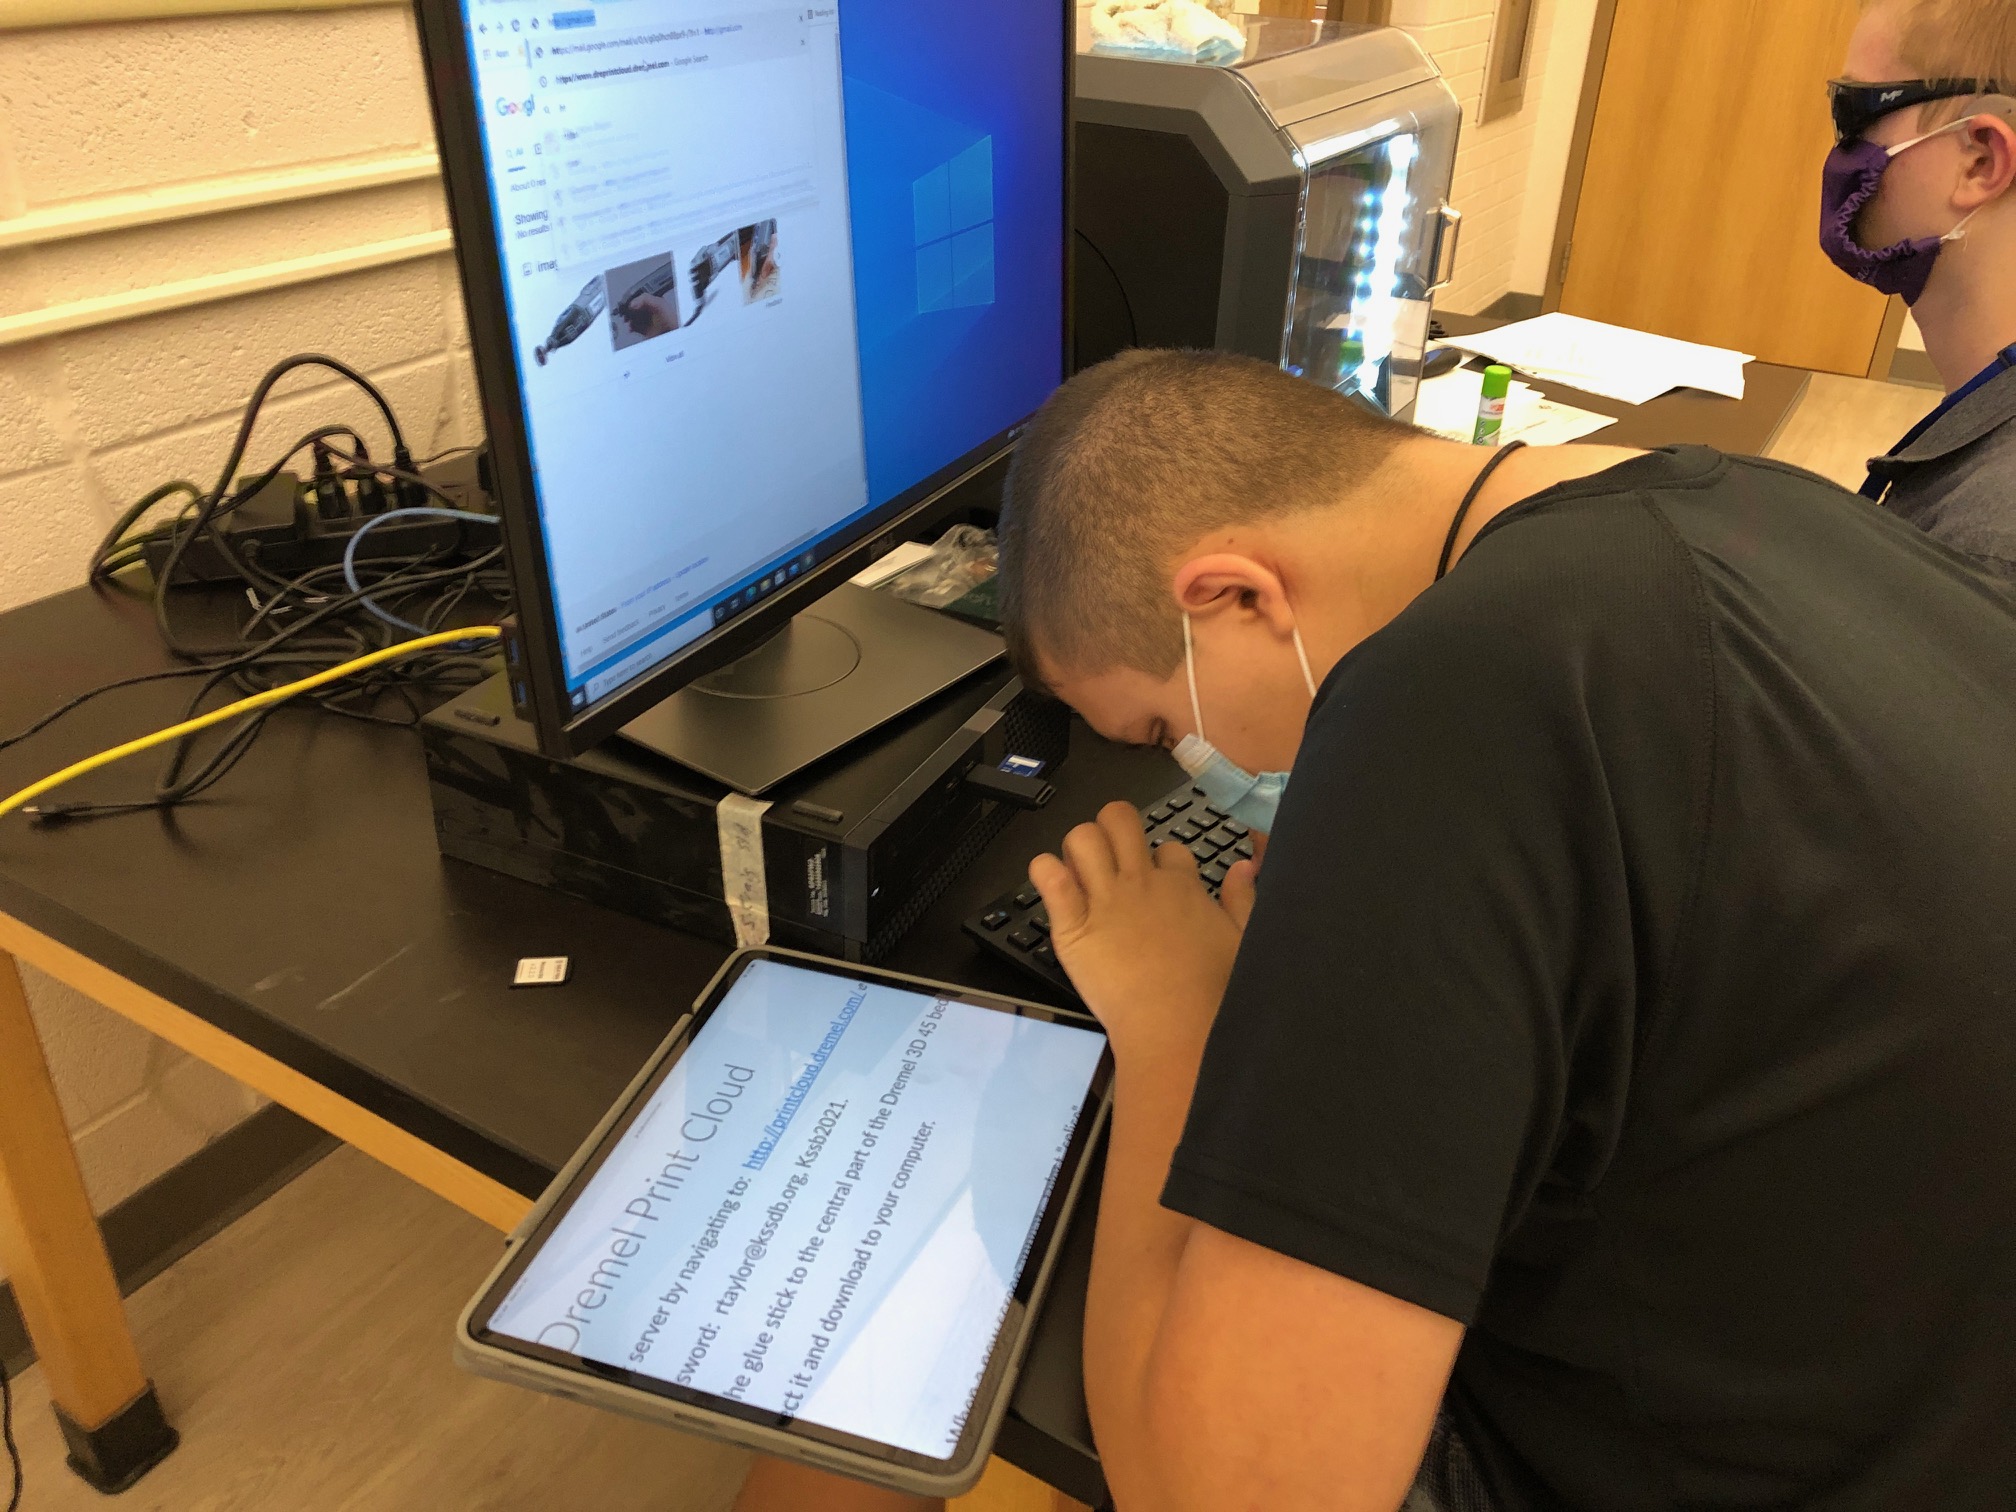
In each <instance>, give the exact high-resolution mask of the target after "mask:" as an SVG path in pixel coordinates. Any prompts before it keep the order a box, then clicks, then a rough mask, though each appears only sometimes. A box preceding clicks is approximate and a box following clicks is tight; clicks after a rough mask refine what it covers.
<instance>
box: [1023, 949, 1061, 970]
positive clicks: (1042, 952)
mask: <svg viewBox="0 0 2016 1512" xmlns="http://www.w3.org/2000/svg"><path fill="white" fill-rule="evenodd" d="M1029 958H1030V959H1031V960H1033V961H1039V962H1041V963H1042V964H1043V965H1045V966H1055V965H1056V964H1057V952H1056V951H1054V950H1052V949H1051V948H1050V947H1049V945H1047V944H1044V945H1038V946H1037V947H1036V948H1035V949H1034V950H1032V951H1030V952H1029Z"/></svg>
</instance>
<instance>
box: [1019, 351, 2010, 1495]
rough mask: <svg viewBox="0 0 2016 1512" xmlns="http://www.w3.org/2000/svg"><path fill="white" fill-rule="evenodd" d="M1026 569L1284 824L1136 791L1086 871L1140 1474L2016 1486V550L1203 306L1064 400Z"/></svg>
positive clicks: (1125, 1464)
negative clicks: (1290, 358)
mask: <svg viewBox="0 0 2016 1512" xmlns="http://www.w3.org/2000/svg"><path fill="white" fill-rule="evenodd" d="M1001 585H1002V601H1003V608H1004V613H1005V616H1006V629H1007V632H1008V636H1009V642H1010V646H1011V649H1012V651H1013V652H1014V654H1015V658H1016V661H1017V663H1018V665H1019V666H1020V668H1021V669H1022V671H1023V673H1024V675H1025V677H1028V678H1031V679H1033V680H1034V681H1036V682H1037V683H1039V684H1042V685H1046V686H1048V687H1049V688H1051V689H1052V690H1053V691H1054V692H1056V693H1057V694H1058V695H1060V696H1061V697H1063V698H1064V699H1065V700H1066V701H1067V702H1069V703H1070V704H1072V705H1073V706H1074V707H1075V708H1076V709H1077V710H1078V711H1079V712H1080V713H1081V714H1083V715H1084V716H1085V717H1086V718H1087V720H1088V721H1090V723H1091V724H1092V725H1093V726H1094V727H1095V728H1097V729H1098V730H1099V731H1100V732H1101V733H1102V734H1105V735H1107V736H1108V737H1110V738H1112V739H1116V740H1121V741H1126V742H1132V743H1137V744H1144V745H1160V746H1164V747H1168V748H1172V749H1174V750H1176V751H1177V753H1178V755H1179V759H1182V760H1183V761H1184V763H1185V765H1186V766H1187V767H1188V768H1189V769H1190V770H1191V771H1192V772H1193V773H1194V774H1196V780H1197V781H1198V783H1199V784H1200V785H1201V786H1203V787H1204V788H1205V790H1206V792H1207V795H1208V796H1207V799H1206V801H1207V802H1209V803H1211V804H1213V805H1214V806H1217V807H1219V808H1221V809H1233V810H1237V811H1238V812H1239V813H1240V814H1241V815H1242V816H1247V817H1250V818H1251V819H1252V820H1253V821H1255V823H1254V827H1255V828H1258V829H1267V830H1269V831H1271V833H1270V836H1269V844H1268V848H1267V850H1266V854H1265V861H1264V865H1263V866H1262V867H1261V868H1260V870H1259V873H1258V875H1257V877H1256V875H1255V873H1254V870H1253V868H1252V866H1251V864H1250V863H1242V864H1241V865H1240V866H1239V867H1237V868H1235V869H1234V870H1233V871H1232V872H1231V874H1230V875H1229V876H1228V877H1227V879H1226V882H1225V885H1224V901H1223V903H1222V904H1221V903H1219V902H1217V901H1214V900H1213V899H1212V898H1211V896H1210V895H1209V894H1208V893H1207V892H1206V891H1205V889H1204V887H1203V885H1202V883H1201V882H1200V881H1199V879H1198V877H1197V875H1196V868H1195V864H1194V862H1193V860H1192V858H1191V857H1190V856H1189V855H1188V853H1187V852H1186V851H1185V850H1184V848H1183V847H1181V846H1175V845H1172V846H1165V847H1163V848H1162V849H1161V850H1160V851H1159V852H1155V853H1153V854H1151V853H1150V851H1149V850H1148V848H1147V846H1146V844H1145V843H1144V841H1143V839H1142V833H1141V825H1140V820H1139V817H1138V816H1137V815H1136V814H1135V813H1134V812H1133V811H1132V810H1131V809H1129V808H1127V807H1126V806H1124V805H1115V806H1113V807H1112V808H1110V809H1108V810H1107V811H1105V812H1102V813H1101V815H1100V816H1099V820H1098V822H1097V823H1096V824H1091V825H1085V826H1081V827H1080V828H1079V829H1077V830H1075V831H1073V832H1072V834H1071V835H1070V836H1069V837H1068V839H1067V840H1066V842H1065V845H1064V847H1063V854H1062V855H1061V857H1060V856H1050V857H1043V858H1039V859H1038V860H1037V862H1035V863H1034V864H1033V865H1032V867H1031V870H1030V875H1031V878H1032V880H1033V881H1034V882H1035V883H1036V884H1037V886H1038V887H1039V888H1040V889H1041V891H1042V893H1043V896H1044V899H1045V902H1046V904H1047V906H1048V910H1049V915H1050V920H1051V926H1052V932H1053V933H1052V938H1053V940H1054V942H1055V945H1056V949H1057V953H1058V956H1059V958H1060V959H1061V960H1062V961H1063V963H1064V964H1065V966H1066V967H1067V969H1068V970H1069V971H1070V973H1071V977H1072V980H1073V982H1074V984H1075V985H1076V986H1077V987H1078V989H1079V992H1080V994H1081V995H1082V996H1083V998H1084V999H1085V1001H1086V1003H1087V1004H1088V1005H1089V1006H1090V1007H1091V1008H1092V1009H1093V1011H1094V1012H1096V1013H1097V1014H1098V1015H1099V1016H1100V1018H1101V1019H1102V1020H1103V1021H1104V1022H1105V1024H1106V1026H1107V1029H1108V1031H1109V1033H1110V1035H1111V1038H1112V1043H1113V1049H1114V1056H1115V1062H1116V1067H1117V1079H1116V1082H1115V1102H1114V1112H1113V1123H1112V1132H1111V1145H1110V1151H1109V1155H1108V1160H1107V1166H1106V1176H1105V1186H1104V1191H1103V1193H1102V1197H1101V1201H1100V1208H1099V1226H1098V1236H1097V1243H1096V1250H1095V1258H1094V1265H1093V1275H1092V1287H1091V1294H1090V1297H1089V1299H1088V1308H1087V1314H1086V1339H1085V1377H1086V1393H1087V1399H1088V1401H1089V1403H1090V1406H1091V1411H1092V1422H1093V1426H1094V1429H1095V1431H1096V1434H1097V1441H1098V1445H1099V1450H1100V1454H1101V1457H1102V1460H1103V1462H1104V1464H1105V1467H1106V1471H1107V1477H1108V1482H1109V1484H1110V1485H1111V1486H1112V1488H1113V1490H1114V1494H1115V1501H1116V1504H1117V1506H1118V1507H1119V1509H1120V1512H1222V1509H1227V1508H1247V1507H1252V1508H1260V1507H1265V1508H1267V1509H1268V1512H1301V1509H1307V1512H1317V1509H1321V1512H1394V1509H1395V1508H1397V1507H1400V1506H1401V1505H1402V1503H1403V1501H1404V1502H1405V1504H1406V1506H1407V1508H1408V1509H1409V1512H1413V1509H1417V1508H1419V1509H1430V1512H1470V1509H1502V1512H1539V1509H1549V1512H1553V1509H1575V1512H1615V1509H1619V1508H1641V1507H1683V1506H1685V1507H1716V1508H1746V1507H1748V1508H1764V1507H1786V1506H1798V1507H1801V1508H1804V1509H1807V1512H1820V1509H1825V1512H1849V1509H1856V1512H1860V1509H1876V1508H1885V1509H1887V1508H1896V1507H1939V1508H1941V1509H1942V1512H1991V1509H2000V1508H2003V1507H2006V1506H2007V1505H2008V1504H2009V1500H2010V1495H2011V1487H2012V1486H2016V1422H2012V1420H2011V1418H2010V1416H2009V1413H2008V1405H2009V1403H2010V1402H2012V1401H2016V1345H2012V1342H2011V1341H2012V1339H2016V1097H2012V1095H2011V1089H2012V1088H2016V1015H2012V1014H2011V1012H2010V1001H2011V999H2010V991H2011V989H2010V983H2011V982H2016V932H2012V930H2011V928H2010V924H2009V921H2010V920H2011V919H2012V918H2016V792H2012V790H2011V788H2010V784H2009V781H2008V776H2009V761H2010V755H2009V753H2010V752H2011V751H2012V750H2016V693H2012V690H2016V596H2012V595H2011V594H2009V593H2008V592H2007V591H2006V590H2005V589H2003V588H2002V587H2001V586H2000V585H1999V584H1998V583H1996V582H1995V581H1994V580H1993V579H1992V578H1991V577H1990V576H1988V575H1987V574H1986V573H1985V572H1983V571H1982V570H1980V569H1979V568H1977V567H1975V566H1973V565H1972V564H1970V563H1968V562H1967V561H1966V560H1965V559H1963V558H1961V557H1959V556H1957V555H1955V554H1954V553H1952V552H1950V551H1947V550H1944V549H1943V548H1941V547H1940V546H1938V545H1937V544H1935V543H1934V542H1932V541H1930V540H1928V539H1927V538H1926V537H1925V536H1924V535H1923V534H1922V533H1921V532H1919V531H1917V530H1915V529H1913V528H1911V527H1909V526H1907V525H1905V524H1903V523H1901V522H1900V521H1898V520H1897V519H1896V518H1894V517H1892V516H1890V515H1888V514H1886V513H1885V512H1884V511H1882V510H1879V509H1876V508H1874V507H1871V506H1868V505H1866V504H1862V503H1859V502H1858V501H1856V500H1854V499H1853V498H1852V496H1844V495H1843V494H1841V492H1840V491H1839V490H1837V489H1835V488H1833V487H1832V486H1831V485H1828V484H1824V483H1822V482H1820V481H1819V480H1817V479H1814V478H1812V477H1810V476H1808V475H1805V474H1801V473H1798V472H1797V471H1795V470H1793V469H1790V468H1784V467H1780V466H1778V465H1776V464H1772V463H1768V462H1759V461H1753V460H1748V459H1741V458H1730V457H1725V456H1722V455H1721V454H1719V453H1716V452H1712V451H1709V450H1707V449H1705V448H1700V447H1675V448H1671V449H1668V450H1665V451H1659V452H1651V453H1642V452H1629V451H1623V450H1619V449H1616V448H1608V447H1600V446H1587V447H1585V446H1573V447H1561V448H1543V449H1527V450H1516V449H1510V450H1507V451H1500V452H1496V453H1490V452H1484V451H1480V450H1478V449H1475V448H1471V447H1464V446H1458V445H1453V444H1451V443H1448V442H1443V441H1440V440H1437V439H1435V438H1433V437H1429V436H1426V435H1424V434H1423V433H1420V432H1416V431H1412V430H1410V429H1409V428H1407V427H1404V426H1399V425H1395V424H1393V423H1392V422H1389V421H1385V420H1383V419H1380V418H1378V417H1375V416H1371V415H1368V414H1365V413H1363V412H1361V411H1359V410H1358V409H1357V408H1356V407H1355V406H1354V405H1353V404H1352V403H1351V402H1350V401H1349V400H1347V399H1345V398H1343V397H1341V396H1339V395H1336V394H1332V393H1329V392H1328V391H1326V390H1323V389H1321V388H1319V387H1318V386H1316V385H1313V384H1309V383H1306V382H1302V381H1299V380H1296V379H1292V378H1289V377H1287V376H1285V375H1284V374H1282V373H1281V372H1280V371H1279V370H1278V369H1274V368H1271V367H1269V366H1267V365H1266V364H1263V363H1258V362H1254V361H1251V360H1249V359H1246V358H1239V357H1232V356H1228V355H1225V354H1216V353H1168V352H1136V353H1131V354H1128V355H1126V356H1123V357H1121V358H1117V359H1115V360H1114V361H1112V362H1110V363H1107V364H1104V365H1102V366H1101V367H1099V368H1096V369H1093V370H1091V371H1089V372H1087V373H1083V374H1080V375H1079V376H1078V377H1077V378H1075V379H1073V380H1072V382H1071V383H1070V384H1068V385H1066V386H1065V387H1064V388H1063V389H1062V390H1060V391H1059V392H1058V394H1057V395H1056V396H1054V397H1053V398H1052V399H1051V401H1050V402H1049V404H1048V405H1047V406H1046V407H1045V409H1044V410H1043V412H1042V413H1041V414H1040V415H1039V416H1038V417H1037V419H1036V420H1035V422H1034V423H1033V424H1032V425H1031V427H1030V429H1029V431H1028V433H1027V435H1026V436H1025V438H1024V440H1023V442H1022V444H1021V447H1020V449H1019V451H1018V454H1017V458H1016V461H1015V464H1014V472H1013V475H1012V477H1011V481H1010V485H1009V497H1008V501H1007V506H1006V509H1005V511H1004V514H1003V517H1002V530H1001ZM1289 769H1292V780H1291V781H1289V782H1288V783H1287V785H1286V789H1285V793H1284V794H1281V795H1280V797H1279V816H1278V824H1277V823H1275V822H1274V820H1273V817H1272V816H1271V814H1270V815H1266V816H1262V815H1261V814H1259V813H1258V812H1256V809H1258V808H1267V807H1269V806H1270V805H1271V803H1272V801H1273V799H1274V797H1275V795H1276V794H1277V792H1278V790H1279V788H1280V784H1279V783H1278V782H1267V781H1262V780H1258V779H1259V778H1260V777H1261V776H1263V775H1264V774H1267V773H1270V772H1272V773H1280V772H1282V771H1286V770H1289ZM1256 884H1257V885H1256Z"/></svg>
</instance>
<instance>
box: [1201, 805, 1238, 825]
mask: <svg viewBox="0 0 2016 1512" xmlns="http://www.w3.org/2000/svg"><path fill="white" fill-rule="evenodd" d="M1204 812H1205V813H1207V814H1209V815H1210V816H1211V822H1212V823H1214V824H1219V823H1223V822H1224V821H1225V820H1227V819H1230V818H1231V817H1232V816H1231V815H1230V814H1225V813H1220V812H1219V811H1218V810H1217V809H1214V808H1209V807H1207V808H1206V809H1205V810H1204Z"/></svg>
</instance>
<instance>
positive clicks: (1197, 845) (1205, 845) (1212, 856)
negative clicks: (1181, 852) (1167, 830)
mask: <svg viewBox="0 0 2016 1512" xmlns="http://www.w3.org/2000/svg"><path fill="white" fill-rule="evenodd" d="M1222 849H1223V847H1222V846H1220V845H1219V844H1218V843H1217V842H1216V841H1215V840H1193V841H1191V843H1190V854H1191V855H1193V856H1195V857H1196V858H1197V859H1198V860H1199V861H1213V860H1216V859H1217V857H1218V852H1219V851H1220V850H1222Z"/></svg>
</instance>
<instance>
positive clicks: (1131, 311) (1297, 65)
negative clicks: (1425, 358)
mask: <svg viewBox="0 0 2016 1512" xmlns="http://www.w3.org/2000/svg"><path fill="white" fill-rule="evenodd" d="M1084 14H1085V13H1083V12H1081V16H1083V15H1084ZM1235 19H1236V20H1237V21H1239V22H1240V23H1241V24H1242V25H1243V28H1244V30H1245V32H1246V50H1245V54H1244V56H1243V57H1242V58H1240V59H1239V60H1237V61H1235V62H1233V63H1231V64H1229V65H1228V66H1222V67H1221V66H1215V65H1209V64H1191V63H1178V62H1165V61H1162V60H1159V59H1148V58H1141V57H1125V56H1104V55H1101V54H1100V53H1099V52H1097V51H1092V50H1090V48H1089V35H1088V34H1084V33H1081V38H1080V45H1081V55H1080V57H1079V59H1078V72H1077V114H1076V120H1075V126H1074V131H1075V139H1076V148H1077V160H1076V186H1075V190H1074V206H1075V214H1076V229H1077V235H1078V241H1077V258H1076V271H1075V274H1074V280H1075V281H1074V287H1073V300H1074V314H1075V320H1076V343H1075V345H1076V352H1075V359H1076V363H1077V366H1078V367H1080V368H1083V367H1087V366H1090V365H1091V364H1092V363H1095V362H1099V361H1102V360H1103V359H1105V358H1107V357H1110V356H1112V355H1113V354H1114V353H1115V352H1118V351H1121V350H1122V349H1124V348H1127V347H1133V346H1143V347H1195V348H1206V347H1216V348H1218V349H1220V350H1224V351H1232V352H1245V353H1247V354H1248V355H1250V356H1254V357H1259V358H1262V359H1264V360H1266V361H1268V362H1278V363H1280V364H1281V365H1282V366H1283V367H1285V368H1287V369H1288V370H1289V371H1290V372H1293V373H1296V374H1298V375H1300V376H1303V377H1307V378H1309V379H1311V380H1313V381H1315V382H1318V383H1323V384H1326V385H1328V386H1330V387H1333V388H1337V389H1340V390H1343V391H1345V392H1353V393H1358V394H1362V395H1363V396H1364V397H1365V398H1367V399H1368V400H1371V401H1372V402H1374V403H1376V404H1377V405H1378V406H1379V407H1380V408H1381V409H1383V410H1385V411H1386V412H1387V413H1389V414H1392V415H1396V416H1399V417H1401V418H1405V417H1406V416H1407V415H1408V414H1409V413H1410V412H1411V411H1412V408H1413V404H1414V395H1415V390H1416V388H1417V387H1418V385H1419V382H1420V362H1421V354H1422V348H1423V346H1424V345H1425V343H1426V341H1427V336H1428V319H1429V309H1430V301H1431V297H1432V296H1433V294H1434V292H1435V290H1436V289H1438V288H1440V287H1442V286H1443V285H1444V284H1446V283H1447V282H1448V280H1449V277H1450V274H1449V272H1448V268H1449V267H1450V266H1451V265H1452V264H1453V261H1454V258H1455V254H1456V239H1457V238H1456V232H1457V228H1458V226H1459V224H1460V220H1461V217H1460V216H1458V215H1457V213H1456V212H1455V211H1454V210H1452V209H1451V208H1450V206H1449V205H1448V203H1447V198H1448V194H1449V188H1450V181H1451V178H1452V175H1453V172H1454V167H1455V161H1456V137H1457V132H1458V129H1459V127H1460V125H1461V122H1462V108H1461V106H1460V105H1459V104H1458V102H1457V99H1456V96H1455V95H1454V94H1453V93H1452V92H1451V91H1450V89H1449V87H1448V85H1447V84H1445V83H1444V82H1443V80H1442V77H1441V74H1440V72H1439V70H1437V68H1436V66H1435V64H1434V63H1433V62H1432V61H1431V60H1430V59H1429V58H1428V56H1427V54H1426V53H1424V52H1423V51H1422V50H1421V48H1420V46H1419V45H1418V44H1417V43H1416V42H1415V41H1414V40H1413V39H1412V38H1411V37H1409V36H1408V35H1407V34H1406V33H1404V32H1401V31H1396V30H1393V29H1391V28H1384V27H1356V26H1344V25H1329V26H1326V25H1324V24H1323V23H1317V22H1308V21H1294V20H1288V19H1285V18H1273V17H1262V16H1240V17H1237V18H1235Z"/></svg>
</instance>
